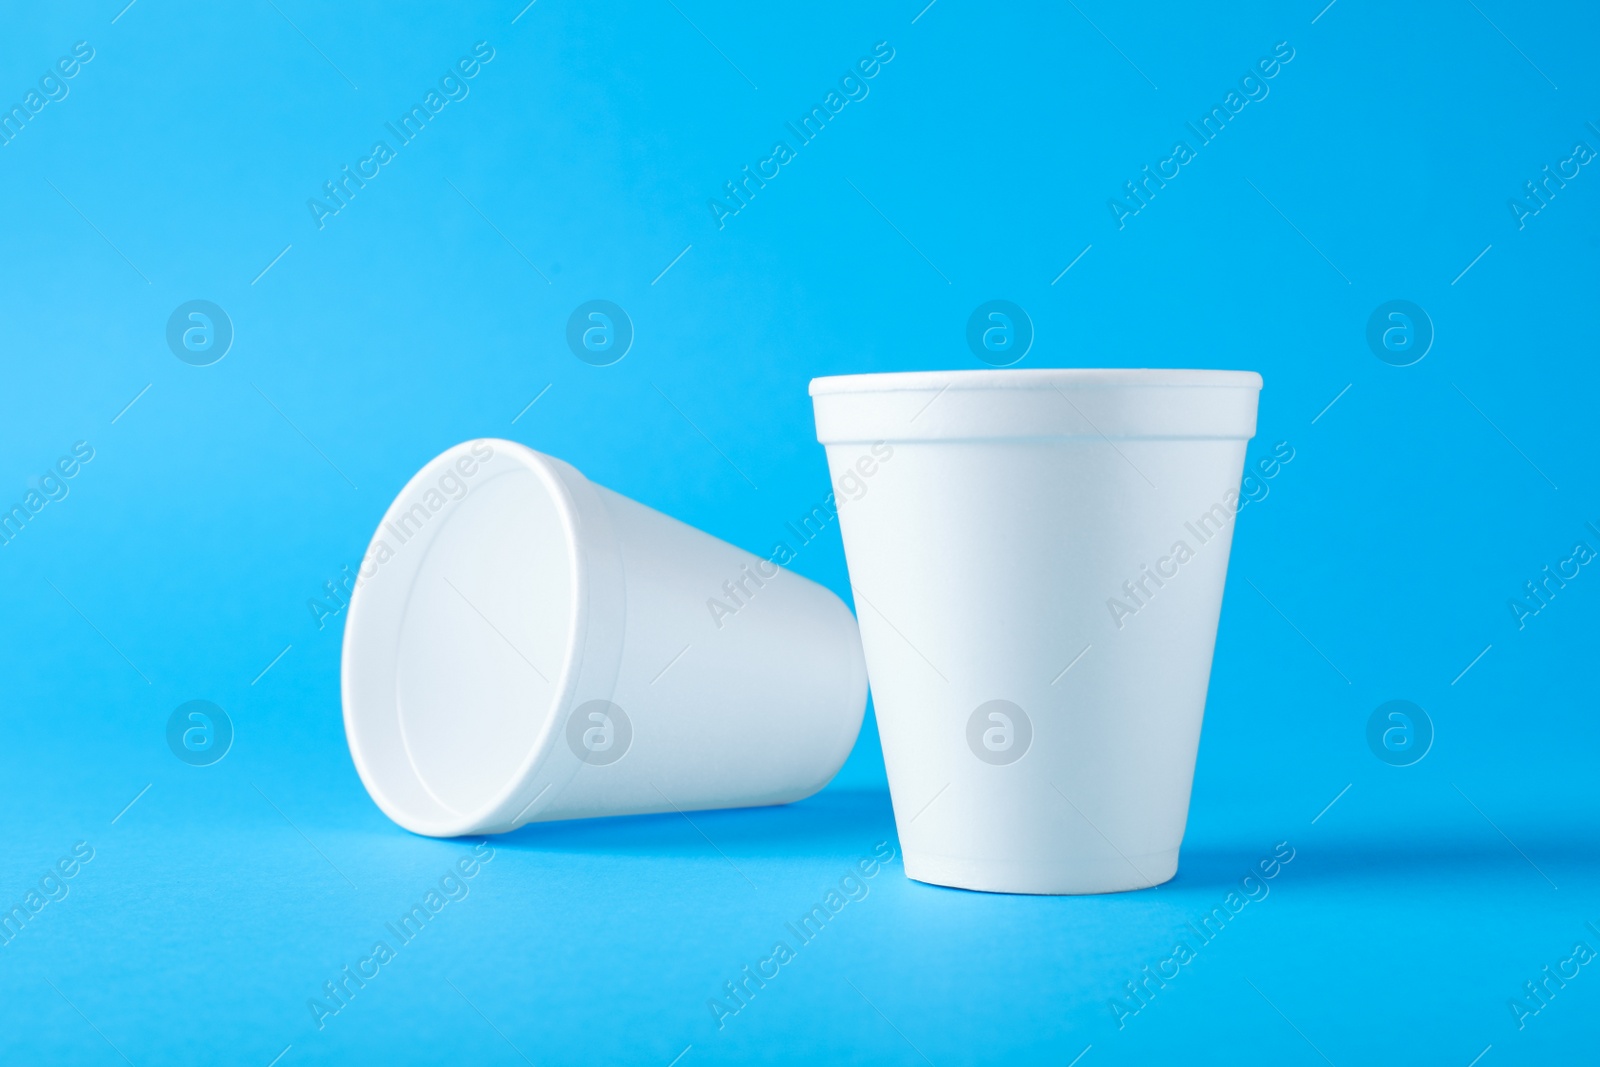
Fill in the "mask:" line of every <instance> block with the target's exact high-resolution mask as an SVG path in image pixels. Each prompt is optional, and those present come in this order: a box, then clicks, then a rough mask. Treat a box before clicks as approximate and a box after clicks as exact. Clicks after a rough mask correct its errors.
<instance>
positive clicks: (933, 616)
mask: <svg viewBox="0 0 1600 1067" xmlns="http://www.w3.org/2000/svg"><path fill="white" fill-rule="evenodd" d="M1260 388H1261V378H1260V376H1259V375H1257V374H1254V373H1250V372H1239V371H1182V370H1178V371H1167V370H1024V371H1012V370H1005V371H957V372H936V373H913V374H863V375H851V376H846V377H835V378H818V379H816V380H815V381H813V382H812V383H811V395H812V397H813V398H814V403H815V408H816V419H817V438H818V440H820V441H821V442H822V443H823V444H824V445H825V446H826V447H827V453H828V465H829V467H830V469H831V471H832V474H833V479H834V482H835V484H836V485H847V484H848V485H850V486H852V487H858V488H859V492H853V493H848V494H845V498H844V499H842V500H841V501H840V507H839V525H840V531H841V533H842V535H843V537H844V548H845V558H846V562H847V564H848V567H849V571H850V584H851V587H852V589H853V591H854V593H855V599H856V610H857V612H858V613H859V614H860V619H861V637H862V641H863V644H864V646H865V649H866V656H867V672H868V675H869V677H870V678H871V682H872V693H873V701H874V706H875V707H876V709H877V717H878V729H879V732H880V734H881V736H882V739H883V755H884V763H885V765H886V767H887V770H888V775H889V790H890V794H891V797H892V800H893V803H894V812H895V822H896V824H897V826H898V829H899V832H900V842H901V846H902V851H903V855H904V857H905V867H906V874H907V875H909V876H910V877H912V878H915V879H918V880H920V881H924V882H932V883H935V884H939V885H948V886H959V887H961V888H966V889H979V890H987V891H991V892H1009V893H1104V892H1114V891H1117V890H1124V889H1138V888H1144V887H1147V886H1152V885H1157V884H1159V883H1161V882H1164V881H1166V880H1167V879H1169V878H1171V877H1172V876H1173V875H1174V874H1175V873H1176V872H1177V865H1178V846H1179V843H1180V842H1181V841H1182V839H1183V830H1184V824H1185V822H1186V821H1187V818H1188V808H1189V788H1190V784H1191V782H1192V780H1193V776H1194V763H1195V750H1196V748H1197V746H1198V744H1199V739H1200V720H1201V716H1202V713H1203V711H1204V709H1205V702H1206V685H1207V681H1208V678H1209V676H1210V671H1211V654H1212V648H1213V645H1214V644H1215V640H1216V633H1217V620H1218V615H1219V613H1220V611H1221V607H1222V587H1223V580H1224V578H1225V577H1226V574H1227V569H1228V549H1229V545H1230V541H1231V536H1232V528H1233V516H1234V514H1235V512H1236V511H1237V507H1238V501H1239V484H1240V476H1241V471H1242V467H1243V464H1244V455H1245V445H1246V443H1247V442H1248V441H1249V439H1250V438H1251V437H1252V436H1253V435H1254V434H1255V425H1256V400H1257V394H1258V393H1259V391H1260ZM886 455H889V456H892V459H890V460H885V459H884V457H885V456H886Z"/></svg>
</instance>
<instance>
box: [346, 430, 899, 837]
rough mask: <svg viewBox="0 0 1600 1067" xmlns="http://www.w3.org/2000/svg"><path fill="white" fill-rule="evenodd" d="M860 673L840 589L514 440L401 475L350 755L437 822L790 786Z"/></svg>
mask: <svg viewBox="0 0 1600 1067" xmlns="http://www.w3.org/2000/svg"><path fill="white" fill-rule="evenodd" d="M713 601H715V602H716V604H717V605H719V606H718V607H713V606H712V602H713ZM729 609H732V610H731V611H730V610H729ZM866 686H867V682H866V668H865V665H864V663H863V661H862V656H861V645H860V636H859V632H858V630H857V628H856V622H855V618H854V617H853V616H852V615H851V614H850V609H849V608H847V607H846V606H845V605H844V603H843V602H842V601H841V600H840V599H839V598H838V597H836V596H834V595H833V594H832V593H831V592H829V591H828V590H826V589H824V588H822V587H821V586H819V585H817V584H815V583H814V582H810V581H807V580H806V579H804V578H801V577H800V576H799V575H797V574H793V573H790V572H787V571H784V570H782V569H781V568H779V567H778V566H776V565H775V564H773V563H771V562H769V561H767V560H764V559H761V558H760V557H758V556H754V555H752V554H750V553H748V552H745V551H743V550H742V549H739V548H736V547H734V546H733V545H730V544H727V543H726V542H723V541H719V540H717V539H716V538H714V537H711V536H710V535H708V534H705V533H702V532H701V531H699V530H696V529H694V528H693V527H690V526H686V525H684V524H683V523H681V522H679V521H677V520H676V519H672V518H669V517H668V516H666V515H663V514H661V513H660V512H658V511H654V510H652V509H650V508H648V507H645V506H644V505H643V504H639V503H636V502H635V501H632V500H629V499H628V498H626V497H623V496H619V495H618V494H616V493H614V492H612V491H610V490H609V489H605V488H603V487H601V486H598V485H595V484H594V483H593V482H590V481H589V480H588V479H587V478H585V477H584V476H583V475H582V474H580V473H579V472H578V471H577V470H575V469H574V468H573V467H571V466H570V465H569V464H567V463H564V462H562V461H561V460H559V459H555V458H553V457H551V456H546V455H543V454H541V453H538V452H535V451H533V450H532V449H529V448H525V447H523V446H522V445H519V444H515V443H513V442H511V441H502V440H492V439H491V440H479V441H467V442H464V443H462V444H459V445H457V446H455V447H454V448H451V449H449V450H448V451H446V452H445V453H443V454H442V455H440V456H438V457H437V458H436V459H434V460H432V461H431V462H429V463H428V464H427V465H426V466H425V467H423V468H422V470H421V471H420V472H419V473H418V474H417V475H416V477H414V478H412V479H411V481H410V482H409V483H408V484H407V485H406V487H405V488H404V489H403V490H401V492H400V495H399V496H398V497H397V498H396V500H395V502H394V503H393V504H392V505H391V506H390V508H389V510H388V512H387V514H385V515H384V517H383V521H382V522H381V523H380V524H379V525H378V529H377V532H376V533H375V534H374V535H373V538H372V543H371V546H370V547H369V549H368V551H367V554H366V556H365V558H364V559H363V561H362V565H361V568H360V574H359V577H358V578H357V581H356V587H355V590H354V593H353V595H352V596H351V598H350V608H349V615H348V619H347V621H346V624H345V636H344V659H343V695H344V723H345V735H346V737H347V739H348V740H349V743H350V753H351V756H352V757H353V759H354V761H355V765H356V770H357V771H358V772H359V773H360V775H361V780H362V782H363V783H364V784H365V785H366V787H367V791H368V792H369V793H370V794H371V795H372V798H373V800H374V801H376V802H377V804H378V807H380V808H381V809H383V811H384V813H385V814H387V815H388V816H389V817H390V818H391V819H393V820H394V821H395V822H397V823H399V824H400V825H401V826H403V827H405V828H406V829H408V830H412V831H414V832H416V833H419V834H428V835H431V836H435V837H446V836H454V835H459V834H476V833H496V832H502V831H506V830H512V829H515V828H516V827H518V826H521V825H523V824H525V823H529V822H533V821H536V820H544V819H579V818H589V817H592V816H600V815H629V814H642V813H647V812H669V811H688V810H694V809H697V808H721V807H742V806H754V805H762V804H783V803H787V802H789V801H793V800H798V799H800V798H802V797H805V796H809V795H810V794H812V793H814V792H816V791H817V790H818V789H820V788H822V786H823V785H825V784H827V782H828V780H829V779H830V778H832V777H833V775H834V773H835V772H836V771H838V769H839V767H840V765H841V764H843V762H844V760H845V757H846V756H847V755H848V754H849V752H850V748H851V746H852V745H853V744H854V743H855V739H856V734H857V732H858V731H859V729H860V727H861V717H862V713H863V712H864V710H865V707H866Z"/></svg>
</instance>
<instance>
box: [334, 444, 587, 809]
mask: <svg viewBox="0 0 1600 1067" xmlns="http://www.w3.org/2000/svg"><path fill="white" fill-rule="evenodd" d="M577 529H578V525H577V519H576V512H575V508H574V505H573V503H572V500H571V498H570V496H569V495H568V492H567V490H566V488H565V486H564V485H563V483H562V481H561V479H560V478H559V476H558V475H557V474H556V473H555V471H554V470H553V469H552V468H551V467H550V465H549V462H548V461H547V460H546V459H545V458H544V457H542V456H539V455H538V454H537V453H534V452H532V451H530V450H528V449H525V448H523V447H521V446H519V445H515V444H513V443H511V442H508V441H473V442H467V443H464V444H462V445H458V446H456V447H455V448H452V449H450V450H448V451H446V452H445V453H443V454H442V455H440V456H439V457H437V458H435V459H434V460H433V461H431V462H430V463H428V464H427V465H426V466H425V467H423V468H422V470H421V471H420V472H418V474H417V475H416V476H415V477H414V478H413V479H412V480H411V481H410V482H409V483H407V485H406V487H405V489H403V490H402V491H401V493H400V494H399V496H398V497H397V498H396V500H395V502H394V503H393V504H392V505H390V507H389V510H388V511H387V512H386V513H385V515H384V517H383V520H382V522H381V523H380V524H379V526H378V530H377V532H376V534H375V535H374V536H373V539H372V543H371V545H370V546H369V548H368V552H367V555H366V557H365V558H364V559H363V562H362V567H361V577H360V578H359V579H358V584H357V587H356V592H355V594H354V595H353V596H352V598H351V604H350V611H349V618H348V620H347V622H346V627H345V641H344V656H343V659H344V663H343V689H344V708H345V732H346V736H347V738H348V740H349V744H350V752H351V756H352V758H353V759H354V761H355V764H356V770H357V772H358V773H359V774H360V776H361V779H362V781H363V783H364V784H365V785H366V787H367V790H368V792H369V793H370V794H371V795H372V797H373V799H374V800H375V801H376V802H377V804H378V806H379V807H380V808H381V809H382V810H383V811H384V812H385V813H386V814H387V815H389V816H390V818H392V819H393V820H394V821H395V822H397V823H399V824H400V825H402V826H404V827H406V828H407V829H409V830H413V831H415V832H417V833H424V834H429V835H431V836H451V835H455V834H461V833H468V832H474V831H480V830H483V829H486V828H488V827H489V826H492V825H497V824H506V823H510V822H512V821H513V820H515V818H516V816H517V815H518V814H520V813H519V812H517V811H510V810H505V809H507V807H508V805H512V804H514V803H515V799H514V798H517V797H518V795H519V789H520V788H521V787H523V786H524V785H525V784H526V783H527V782H528V781H529V779H530V778H531V776H532V775H533V774H534V773H535V772H536V771H537V769H538V767H539V765H540V764H541V763H542V762H543V760H544V758H545V756H546V755H547V754H548V752H549V750H550V748H551V747H552V744H553V739H554V735H555V729H554V726H555V723H556V720H557V718H558V714H557V713H558V711H559V709H560V708H561V707H562V706H563V705H564V704H565V702H566V700H567V698H568V695H569V694H568V690H569V689H570V688H571V687H572V685H573V676H574V674H575V667H574V665H575V664H576V662H577V661H578V658H579V652H580V649H579V644H580V633H581V626H580V622H581V616H580V613H581V610H582V601H583V598H582V589H581V582H580V579H581V577H582V567H581V564H580V557H579V549H578V537H577Z"/></svg>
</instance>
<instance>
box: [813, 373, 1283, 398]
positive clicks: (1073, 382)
mask: <svg viewBox="0 0 1600 1067" xmlns="http://www.w3.org/2000/svg"><path fill="white" fill-rule="evenodd" d="M1062 386H1070V387H1072V388H1075V389H1094V388H1128V387H1142V388H1161V387H1177V388H1185V389H1195V388H1200V389H1206V388H1210V389H1255V390H1258V391H1259V390H1260V389H1261V375H1259V374H1257V373H1256V372H1255V371H1249V370H1183V369H1174V370H1167V369H1162V368H1154V367H1138V368H1113V367H1105V368H1091V367H1031V368H1027V369H1023V370H942V371H941V370H933V371H891V372H886V373H877V374H836V375H829V376H826V377H822V378H813V379H811V389H810V393H811V395H812V396H832V395H838V394H842V393H895V392H911V391H917V390H927V389H940V390H944V389H959V390H983V389H1049V388H1057V389H1059V388H1061V387H1062Z"/></svg>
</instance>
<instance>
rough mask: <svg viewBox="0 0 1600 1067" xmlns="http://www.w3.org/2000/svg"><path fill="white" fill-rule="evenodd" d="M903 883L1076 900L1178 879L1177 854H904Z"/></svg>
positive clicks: (911, 852)
mask: <svg viewBox="0 0 1600 1067" xmlns="http://www.w3.org/2000/svg"><path fill="white" fill-rule="evenodd" d="M905 865H906V877H907V878H911V879H913V880H914V881H918V882H927V883H928V884H929V885H942V886H949V887H951V888H953V889H971V890H975V891H977V892H980V893H1025V894H1031V895H1035V896H1078V895H1086V894H1090V893H1125V892H1127V891H1129V890H1132V889H1149V888H1150V887H1151V886H1157V885H1160V884H1161V883H1163V882H1166V881H1169V880H1171V878H1172V876H1173V875H1175V874H1177V873H1178V850H1177V849H1175V848H1173V849H1167V850H1164V851H1161V852H1151V853H1148V854H1145V855H1139V856H1127V857H1123V856H1113V857H1111V858H1110V859H1108V860H1107V859H1097V858H1091V859H1077V860H1057V861H1048V860H1035V859H1027V860H994V859H967V858H960V857H954V856H936V855H930V854H928V853H918V852H914V851H912V850H911V849H905Z"/></svg>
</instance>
